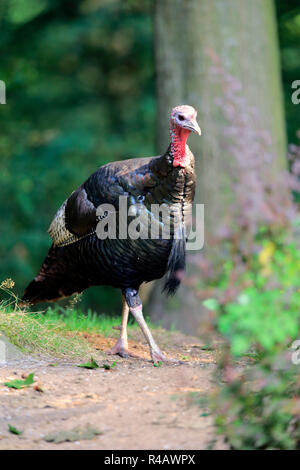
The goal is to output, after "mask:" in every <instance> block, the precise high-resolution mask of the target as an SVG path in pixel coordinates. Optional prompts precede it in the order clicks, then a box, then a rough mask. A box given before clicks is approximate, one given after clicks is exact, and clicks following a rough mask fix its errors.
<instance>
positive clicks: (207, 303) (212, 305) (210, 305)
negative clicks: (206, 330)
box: [202, 299, 219, 310]
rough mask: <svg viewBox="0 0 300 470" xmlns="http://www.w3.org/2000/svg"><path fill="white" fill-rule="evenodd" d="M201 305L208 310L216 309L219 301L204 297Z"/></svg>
mask: <svg viewBox="0 0 300 470" xmlns="http://www.w3.org/2000/svg"><path fill="white" fill-rule="evenodd" d="M202 305H204V307H206V308H207V309H208V310H216V309H217V308H218V307H219V302H218V301H217V300H216V299H206V300H204V301H203V302H202Z"/></svg>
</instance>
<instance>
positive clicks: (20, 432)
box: [8, 424, 24, 436]
mask: <svg viewBox="0 0 300 470" xmlns="http://www.w3.org/2000/svg"><path fill="white" fill-rule="evenodd" d="M8 430H9V432H11V433H12V434H16V435H17V436H19V435H20V434H23V432H24V431H20V430H19V429H17V428H16V427H15V426H11V424H9V425H8Z"/></svg>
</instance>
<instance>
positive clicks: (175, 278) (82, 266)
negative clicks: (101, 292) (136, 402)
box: [22, 105, 201, 362]
mask: <svg viewBox="0 0 300 470" xmlns="http://www.w3.org/2000/svg"><path fill="white" fill-rule="evenodd" d="M196 117H197V112H196V111H195V109H194V108H192V107H191V106H187V105H183V106H178V107H176V108H174V109H173V110H172V112H171V115H170V135H171V143H170V145H169V147H168V149H167V151H166V153H165V154H163V155H162V156H158V157H152V158H136V159H130V160H125V161H120V162H112V163H109V164H107V165H104V166H102V167H100V168H99V169H98V170H97V171H96V172H95V173H94V174H92V175H91V176H90V177H89V178H88V179H87V180H86V181H85V182H84V183H83V184H82V185H81V186H80V187H79V188H78V189H77V190H76V191H74V192H73V193H72V194H71V196H70V197H69V198H68V199H67V200H66V201H65V202H64V203H63V205H62V206H61V208H60V209H59V210H58V212H57V214H56V216H55V218H54V220H53V221H52V223H51V225H50V228H49V233H50V235H51V237H52V240H53V244H52V246H51V248H50V250H49V253H48V255H47V257H46V259H45V261H44V263H43V265H42V267H41V269H40V272H39V273H38V275H37V276H36V277H35V279H34V280H33V281H32V282H31V283H30V284H29V285H28V287H27V288H26V290H25V293H24V296H23V299H22V300H23V301H24V302H26V303H30V304H35V303H38V302H48V301H55V300H58V299H61V298H63V297H67V296H70V295H72V294H74V293H79V292H82V291H83V290H84V289H87V288H88V287H90V286H95V285H111V286H113V287H117V288H119V289H121V291H122V300H123V311H122V324H121V334H120V337H119V339H118V341H117V343H116V345H115V346H114V348H113V350H112V353H114V354H119V355H121V356H122V357H127V356H128V355H129V354H130V353H129V351H128V342H127V320H128V314H129V311H130V312H131V313H132V314H133V316H134V318H135V319H136V321H137V322H138V324H139V326H140V328H141V330H142V332H143V334H144V335H145V338H146V340H147V342H148V344H149V347H150V353H151V357H152V360H153V361H154V362H156V361H164V360H166V357H165V356H164V355H163V354H162V352H161V350H160V349H159V347H158V346H157V345H156V343H155V341H154V339H153V337H152V335H151V332H150V330H149V329H148V326H147V324H146V322H145V320H144V317H143V311H142V303H141V300H140V297H139V295H138V291H139V287H140V285H141V284H142V283H143V282H149V281H152V280H154V279H159V278H161V277H162V276H164V275H165V274H166V275H167V278H166V282H165V286H164V290H166V292H167V293H168V294H173V293H174V292H175V291H176V289H177V288H178V286H179V284H180V277H181V276H180V275H179V273H180V271H181V270H183V269H184V268H185V243H186V238H185V225H186V219H187V216H188V213H189V212H190V210H191V204H192V201H193V199H194V191H195V181H196V178H195V171H194V156H193V154H192V152H191V151H190V149H189V147H188V146H187V145H186V142H187V138H188V136H189V134H190V132H195V133H196V134H199V135H200V134H201V131H200V128H199V126H198V124H197V121H196ZM120 196H123V199H125V200H126V201H128V204H127V206H126V209H127V207H128V206H130V209H129V211H130V210H132V208H133V213H134V214H133V215H131V216H130V217H129V219H130V220H131V221H132V220H134V216H137V215H139V216H140V217H141V218H142V220H143V217H142V216H141V214H146V216H147V217H150V223H156V224H158V225H161V223H163V224H165V225H169V230H170V237H164V236H163V234H162V233H160V235H159V236H156V238H153V237H147V238H146V237H140V238H136V237H134V238H132V237H129V236H127V237H124V236H122V237H121V236H120V234H119V232H118V230H117V234H118V235H117V236H116V237H108V236H107V238H104V237H101V238H99V234H98V230H97V227H98V224H99V223H100V221H102V222H103V220H104V222H103V223H104V224H105V223H106V220H105V218H106V219H107V220H108V217H109V216H110V214H109V210H102V212H101V209H100V215H99V209H98V211H97V208H99V207H100V208H101V207H103V204H106V205H107V204H109V205H110V206H105V207H108V208H109V207H112V208H114V209H115V210H116V212H117V214H120V213H121V207H120V201H121V199H120ZM153 204H159V205H160V204H164V206H167V207H172V208H174V207H175V208H177V209H176V210H177V217H175V216H174V214H173V213H171V212H170V213H169V215H168V219H167V220H165V219H162V218H161V214H160V215H159V219H157V214H155V215H154V213H153V211H152V207H154V206H153ZM176 210H175V212H176ZM167 214H168V212H167ZM175 219H176V223H175ZM130 220H129V221H127V224H129V222H130ZM148 220H149V219H148ZM178 220H179V222H178ZM117 228H118V229H119V228H120V223H119V225H118V227H117Z"/></svg>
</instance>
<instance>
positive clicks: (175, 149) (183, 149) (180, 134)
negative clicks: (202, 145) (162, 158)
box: [170, 126, 190, 168]
mask: <svg viewBox="0 0 300 470" xmlns="http://www.w3.org/2000/svg"><path fill="white" fill-rule="evenodd" d="M189 135H190V131H189V130H187V129H183V128H182V127H177V126H173V127H171V128H170V136H171V145H170V154H171V156H172V157H173V163H172V164H173V166H174V167H177V166H180V167H181V168H185V167H186V165H187V163H188V161H187V160H188V159H187V145H186V142H187V139H188V136H189Z"/></svg>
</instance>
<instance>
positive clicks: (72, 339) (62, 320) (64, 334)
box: [0, 279, 158, 358]
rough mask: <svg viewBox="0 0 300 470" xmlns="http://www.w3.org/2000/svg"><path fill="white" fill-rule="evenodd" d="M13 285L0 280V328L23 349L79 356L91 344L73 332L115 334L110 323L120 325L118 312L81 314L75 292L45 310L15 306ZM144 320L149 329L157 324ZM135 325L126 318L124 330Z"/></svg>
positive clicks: (131, 329)
mask: <svg viewBox="0 0 300 470" xmlns="http://www.w3.org/2000/svg"><path fill="white" fill-rule="evenodd" d="M13 286H14V282H13V281H12V280H11V279H7V280H6V281H3V282H2V284H0V290H2V291H5V292H6V294H9V298H8V300H3V301H1V302H0V331H2V332H3V333H4V334H5V335H6V336H7V337H8V338H9V340H10V341H11V342H12V343H13V344H15V345H16V346H17V347H19V348H20V349H21V350H23V351H26V352H29V353H31V354H43V355H49V356H56V357H65V358H72V357H74V358H75V357H79V356H80V357H83V356H86V355H87V354H91V353H92V346H90V345H89V343H88V342H87V340H86V339H85V338H83V337H82V336H78V335H76V333H77V332H80V331H84V332H87V333H99V334H102V335H104V336H109V335H111V334H112V333H114V336H118V332H117V331H115V330H114V329H113V327H117V326H119V325H120V323H121V315H120V316H119V317H110V316H108V315H105V314H101V315H98V314H97V313H95V312H92V311H90V310H89V311H88V312H87V313H86V314H85V313H83V312H81V311H80V308H79V306H78V301H79V298H78V296H74V297H73V298H71V299H70V304H69V306H68V307H66V308H63V307H61V306H59V305H54V306H53V307H49V308H47V310H45V311H41V312H30V311H28V309H24V308H21V307H19V306H18V299H17V297H16V295H15V294H14V293H13V291H12V290H11V289H12V288H13ZM120 313H121V312H120ZM147 323H148V325H149V327H150V328H151V329H153V328H158V327H157V325H156V326H155V325H153V324H151V322H150V321H149V319H147ZM137 329H138V325H137V323H136V322H135V321H134V320H133V318H130V319H129V324H128V333H129V334H130V331H132V332H133V331H135V330H137Z"/></svg>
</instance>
